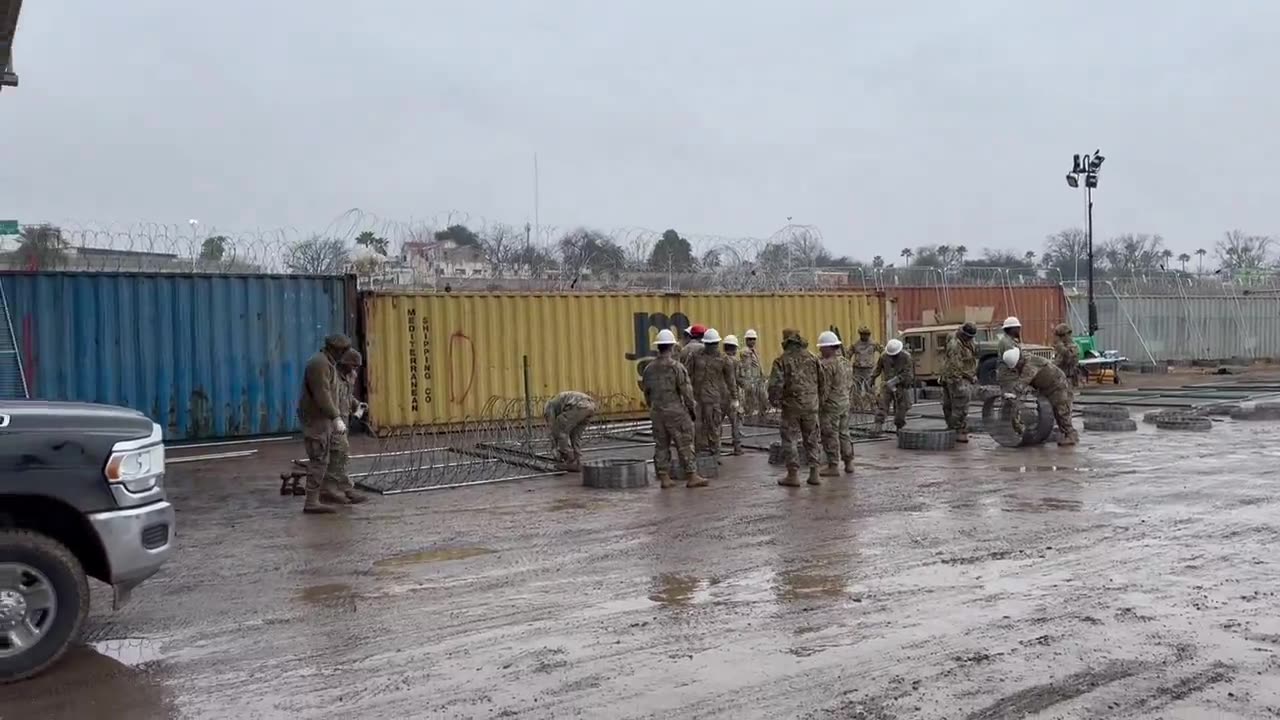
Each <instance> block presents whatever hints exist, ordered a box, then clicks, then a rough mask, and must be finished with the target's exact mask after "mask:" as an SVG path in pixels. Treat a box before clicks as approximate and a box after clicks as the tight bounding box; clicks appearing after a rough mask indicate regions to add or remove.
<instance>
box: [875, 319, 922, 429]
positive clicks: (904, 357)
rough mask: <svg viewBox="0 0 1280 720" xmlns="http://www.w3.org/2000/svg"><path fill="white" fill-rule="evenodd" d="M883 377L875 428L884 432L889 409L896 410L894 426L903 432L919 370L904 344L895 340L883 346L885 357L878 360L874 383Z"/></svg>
mask: <svg viewBox="0 0 1280 720" xmlns="http://www.w3.org/2000/svg"><path fill="white" fill-rule="evenodd" d="M876 378H883V379H884V385H883V386H881V388H880V403H879V405H878V406H877V407H876V427H875V431H876V432H877V433H878V432H880V431H881V430H883V429H884V421H885V418H887V417H888V416H889V408H890V406H892V408H893V426H894V427H895V428H897V429H898V430H901V429H902V428H903V427H904V426H905V425H906V424H907V411H908V410H910V409H911V391H912V390H913V389H915V384H916V368H915V361H914V360H913V359H912V358H911V352H910V351H909V350H907V349H906V348H904V347H902V341H901V340H899V339H897V338H894V339H893V340H890V341H889V342H888V343H886V344H885V346H884V354H883V355H881V356H880V359H879V360H878V361H876V369H875V372H873V373H872V374H871V381H872V382H875V380H876Z"/></svg>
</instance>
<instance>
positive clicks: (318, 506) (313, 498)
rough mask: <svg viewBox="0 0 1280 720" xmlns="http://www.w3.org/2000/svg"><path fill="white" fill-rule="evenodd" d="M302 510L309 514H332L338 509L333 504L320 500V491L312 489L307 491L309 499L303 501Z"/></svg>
mask: <svg viewBox="0 0 1280 720" xmlns="http://www.w3.org/2000/svg"><path fill="white" fill-rule="evenodd" d="M302 512H304V513H307V514H308V515H330V514H332V513H336V512H338V511H337V510H335V509H334V508H333V506H332V505H325V504H324V503H322V502H320V493H318V492H314V491H312V492H308V493H307V499H306V500H305V501H303V503H302Z"/></svg>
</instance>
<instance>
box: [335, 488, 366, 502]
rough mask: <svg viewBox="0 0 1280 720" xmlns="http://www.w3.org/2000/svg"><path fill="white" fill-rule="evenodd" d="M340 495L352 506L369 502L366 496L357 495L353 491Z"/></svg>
mask: <svg viewBox="0 0 1280 720" xmlns="http://www.w3.org/2000/svg"><path fill="white" fill-rule="evenodd" d="M342 494H343V495H344V496H345V497H346V498H347V501H348V502H350V503H351V504H352V505H359V504H360V503H362V502H369V496H368V495H362V494H361V493H358V492H356V491H355V490H347V491H346V492H344V493H342Z"/></svg>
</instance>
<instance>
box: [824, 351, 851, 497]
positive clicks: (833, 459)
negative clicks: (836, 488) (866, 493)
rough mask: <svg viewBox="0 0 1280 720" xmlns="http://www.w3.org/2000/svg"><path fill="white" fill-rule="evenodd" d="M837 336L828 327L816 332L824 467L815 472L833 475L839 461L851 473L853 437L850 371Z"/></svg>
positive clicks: (837, 473) (835, 472) (828, 475)
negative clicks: (850, 416) (850, 425)
mask: <svg viewBox="0 0 1280 720" xmlns="http://www.w3.org/2000/svg"><path fill="white" fill-rule="evenodd" d="M842 344H843V343H841V341H840V338H839V336H837V335H836V334H835V333H834V332H832V331H830V330H828V331H826V332H823V333H820V334H819V335H818V350H819V352H821V353H822V357H821V359H819V360H818V377H819V382H818V431H819V432H820V433H821V435H822V449H823V451H824V452H825V453H826V456H827V466H826V468H824V469H823V470H822V471H821V472H819V473H818V474H819V475H822V476H823V477H836V476H838V475H839V474H840V461H841V460H843V461H844V469H845V472H853V437H852V436H851V435H850V434H849V386H850V385H852V384H853V371H852V370H851V369H850V366H849V361H848V359H846V358H845V356H844V353H843V352H842V351H841V350H842V348H841V345H842Z"/></svg>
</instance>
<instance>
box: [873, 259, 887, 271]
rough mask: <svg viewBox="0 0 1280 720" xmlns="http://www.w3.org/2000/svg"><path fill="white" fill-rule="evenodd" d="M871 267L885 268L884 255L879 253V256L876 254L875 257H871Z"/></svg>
mask: <svg viewBox="0 0 1280 720" xmlns="http://www.w3.org/2000/svg"><path fill="white" fill-rule="evenodd" d="M871 267H873V268H875V269H876V270H880V269H881V268H883V267H884V257H883V256H880V255H877V256H875V257H873V258H871Z"/></svg>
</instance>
